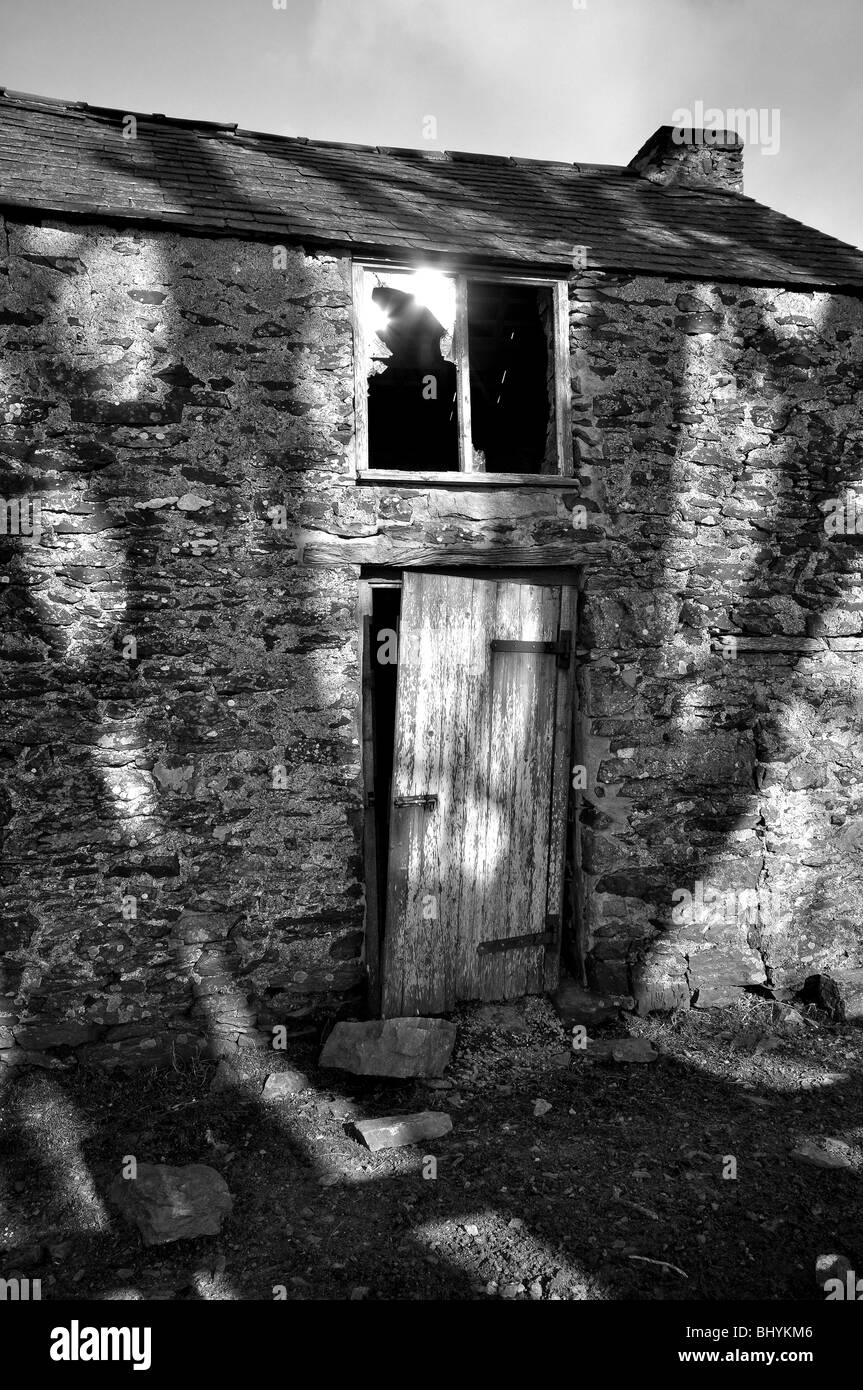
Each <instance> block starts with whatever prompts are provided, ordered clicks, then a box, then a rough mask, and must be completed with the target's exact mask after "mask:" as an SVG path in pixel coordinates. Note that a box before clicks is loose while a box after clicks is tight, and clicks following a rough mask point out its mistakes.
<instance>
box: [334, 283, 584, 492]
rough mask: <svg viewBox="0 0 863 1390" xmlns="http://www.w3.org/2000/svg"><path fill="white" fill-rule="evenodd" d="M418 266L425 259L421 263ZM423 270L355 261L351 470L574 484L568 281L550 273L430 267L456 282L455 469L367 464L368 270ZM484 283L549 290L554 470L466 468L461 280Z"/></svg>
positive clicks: (509, 483)
mask: <svg viewBox="0 0 863 1390" xmlns="http://www.w3.org/2000/svg"><path fill="white" fill-rule="evenodd" d="M423 264H424V266H425V264H426V263H423ZM420 268H421V267H420V266H419V265H418V264H417V263H415V262H414V263H409V262H404V261H398V262H396V261H374V260H355V261H353V262H352V264H351V292H352V299H353V347H354V441H355V450H356V453H355V471H356V481H357V482H358V483H364V484H370V485H373V486H374V485H377V486H381V485H382V484H394V483H395V484H398V485H399V486H402V487H403V486H410V485H411V484H415V485H416V484H419V485H425V486H428V485H430V484H431V485H435V486H446V487H451V486H455V487H501V488H505V487H561V486H565V485H567V484H568V485H569V486H571V485H572V478H573V474H574V456H573V443H572V389H571V382H570V368H569V281H568V279H565V278H560V277H555V276H550V275H520V274H517V273H513V272H508V271H504V270H500V271H496V270H494V269H489V268H487V267H486V268H477V269H475V270H471V269H464V268H459V269H455V268H450V267H448V266H443V265H439V264H434V265H433V266H432V268H433V269H435V270H439V271H440V272H441V274H445V275H449V276H451V277H452V279H453V280H454V281H455V292H456V316H455V331H454V333H453V359H454V361H455V367H456V383H457V384H456V391H457V398H458V422H459V432H458V457H459V467H458V470H457V471H456V470H454V469H440V470H435V471H433V472H429V471H422V470H414V469H404V470H403V469H400V468H370V467H369V419H368V361H367V343H366V323H365V315H364V305H365V302H366V299H365V276H366V272H367V271H370V272H378V273H380V272H390V273H391V274H392V273H401V274H408V275H409V274H410V273H411V272H412V271H416V270H418V269H420ZM469 280H470V281H479V282H484V283H486V284H490V285H500V284H515V285H535V286H536V287H537V288H546V289H550V290H551V293H552V311H553V317H554V335H553V342H552V347H553V351H554V385H555V390H554V411H555V434H556V440H557V472H556V473H485V472H483V471H481V470H480V469H475V468H473V467H472V464H473V446H472V440H471V421H470V364H469V360H468V332H467V285H468V281H469Z"/></svg>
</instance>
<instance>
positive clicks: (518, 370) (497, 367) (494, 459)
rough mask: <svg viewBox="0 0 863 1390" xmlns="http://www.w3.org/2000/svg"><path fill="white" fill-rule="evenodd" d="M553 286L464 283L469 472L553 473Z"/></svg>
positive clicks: (555, 441) (554, 438)
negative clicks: (468, 406) (466, 330)
mask: <svg viewBox="0 0 863 1390" xmlns="http://www.w3.org/2000/svg"><path fill="white" fill-rule="evenodd" d="M553 322H554V315H553V310H552V295H551V289H550V288H549V287H548V286H541V287H537V286H535V285H509V284H502V285H493V284H487V283H486V282H485V281H473V280H469V281H468V285H467V324H468V365H469V368H470V430H471V443H472V445H473V451H474V463H473V466H474V468H475V469H479V470H480V471H482V472H486V473H557V471H558V466H557V432H556V429H555V423H556V422H555V413H554V396H555V377H554V336H553Z"/></svg>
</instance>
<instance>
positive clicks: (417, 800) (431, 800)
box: [393, 792, 437, 811]
mask: <svg viewBox="0 0 863 1390" xmlns="http://www.w3.org/2000/svg"><path fill="white" fill-rule="evenodd" d="M393 805H394V806H422V807H423V808H424V809H425V810H426V811H433V810H434V808H435V806H437V797H436V796H434V795H433V794H432V793H431V792H420V793H419V794H418V795H416V796H394V797H393Z"/></svg>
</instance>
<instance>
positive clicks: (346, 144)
mask: <svg viewBox="0 0 863 1390" xmlns="http://www.w3.org/2000/svg"><path fill="white" fill-rule="evenodd" d="M5 102H9V103H10V104H11V105H15V106H22V107H24V108H25V109H30V110H32V109H36V110H39V109H42V108H48V109H49V110H52V111H56V112H57V114H58V115H61V116H69V117H72V118H75V117H77V116H84V117H86V116H91V117H95V118H96V119H102V120H110V119H112V118H115V119H116V121H117V122H118V124H120V125H122V123H123V121H124V119H126V118H128V117H129V116H134V118H135V120H136V121H139V122H142V123H145V124H146V123H150V124H156V125H160V126H176V127H178V128H179V129H181V130H201V131H205V132H219V133H228V134H230V135H233V136H235V137H237V138H238V139H244V138H250V139H253V140H276V141H279V142H280V143H292V144H298V145H312V146H314V147H315V149H333V150H358V151H362V152H364V153H366V154H382V155H390V156H393V157H395V158H399V157H401V158H411V159H427V160H429V161H430V162H432V163H434V162H440V161H441V160H458V161H470V162H471V163H475V164H510V165H516V166H518V167H522V166H528V167H529V166H531V165H536V166H537V167H539V168H543V169H547V168H559V169H574V170H575V171H576V172H577V173H582V172H588V171H591V172H592V171H594V170H602V171H603V172H611V171H615V172H617V173H621V174H627V176H629V177H635V178H639V177H641V176H640V175H639V174H637V173H636V172H635V171H634V170H629V169H628V166H627V165H625V164H602V163H598V162H595V161H591V160H573V161H570V160H563V159H542V158H540V157H539V156H536V155H511V154H489V153H486V152H485V151H483V150H448V149H445V150H440V149H428V148H423V147H421V146H409V145H405V146H397V145H383V144H376V145H371V144H365V143H362V142H359V143H357V142H354V141H349V140H324V139H322V138H318V137H315V136H309V135H280V134H278V133H277V132H276V131H272V130H247V129H246V128H245V127H243V126H240V125H239V123H238V122H236V121H206V120H202V119H198V118H197V117H192V116H168V115H166V114H165V113H164V112H162V111H154V112H147V111H131V110H129V108H128V107H127V108H123V107H121V106H99V105H93V104H91V103H90V102H87V101H70V100H67V99H66V98H64V97H45V96H40V95H39V94H38V93H35V92H19V91H15V90H13V89H12V88H9V87H3V86H0V104H3V103H5Z"/></svg>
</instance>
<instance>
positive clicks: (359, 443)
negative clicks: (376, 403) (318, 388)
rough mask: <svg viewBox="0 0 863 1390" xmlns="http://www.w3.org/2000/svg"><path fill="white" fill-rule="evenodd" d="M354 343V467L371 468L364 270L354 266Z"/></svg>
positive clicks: (352, 281)
mask: <svg viewBox="0 0 863 1390" xmlns="http://www.w3.org/2000/svg"><path fill="white" fill-rule="evenodd" d="M351 293H352V298H353V306H352V307H353V343H354V467H355V468H356V469H357V470H359V469H361V468H365V469H367V468H368V464H369V403H368V386H369V383H368V370H369V368H368V362H367V361H366V324H365V279H364V271H363V267H362V266H361V265H360V264H359V263H358V262H357V261H354V262H353V263H352V265H351Z"/></svg>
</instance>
